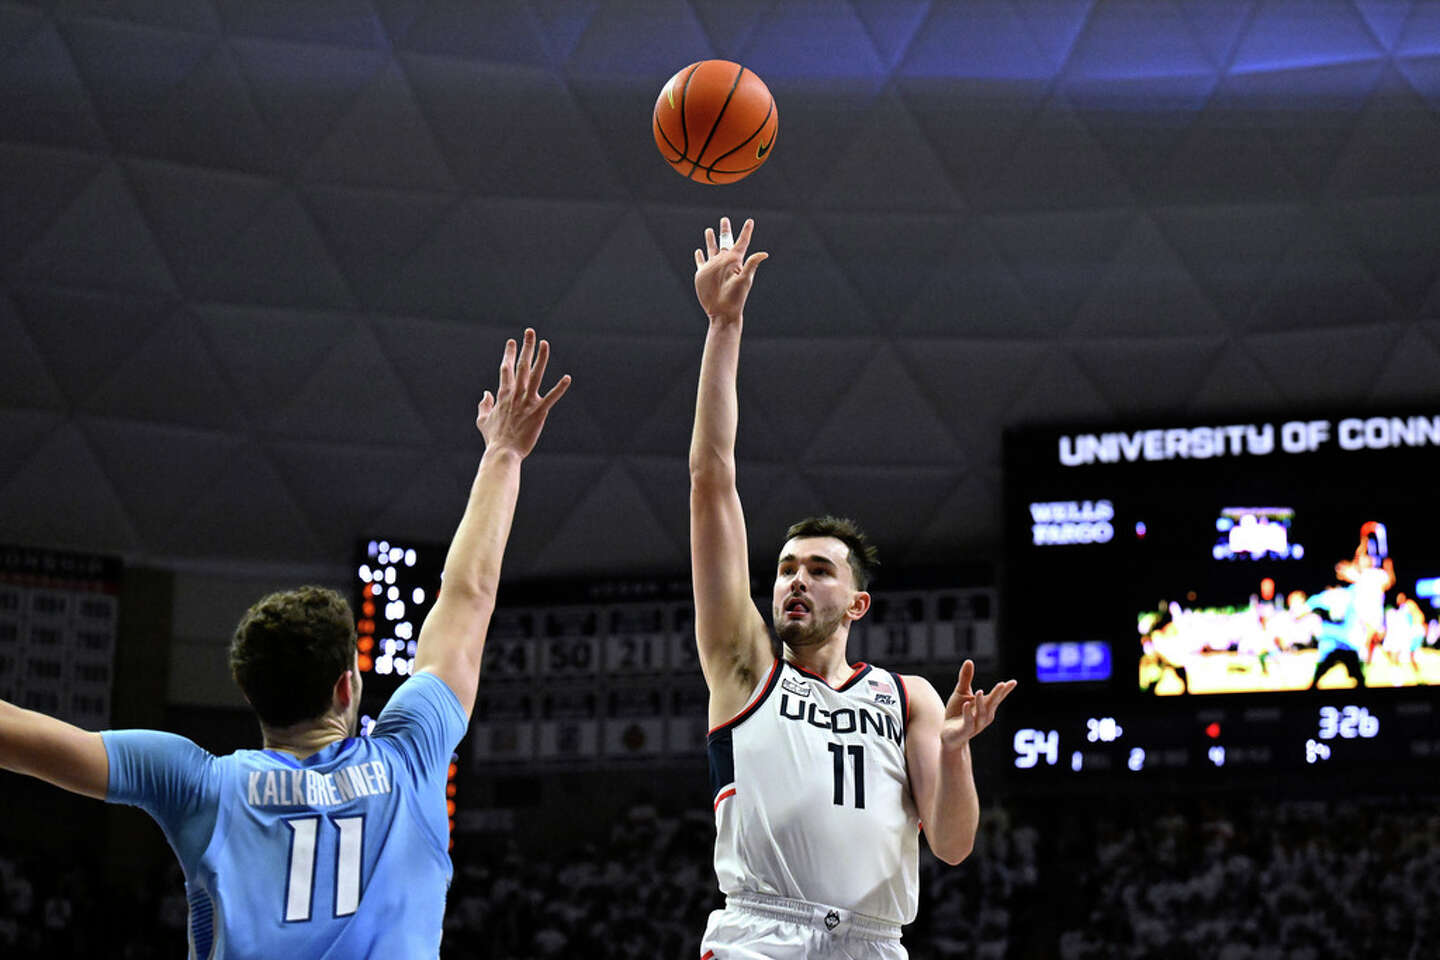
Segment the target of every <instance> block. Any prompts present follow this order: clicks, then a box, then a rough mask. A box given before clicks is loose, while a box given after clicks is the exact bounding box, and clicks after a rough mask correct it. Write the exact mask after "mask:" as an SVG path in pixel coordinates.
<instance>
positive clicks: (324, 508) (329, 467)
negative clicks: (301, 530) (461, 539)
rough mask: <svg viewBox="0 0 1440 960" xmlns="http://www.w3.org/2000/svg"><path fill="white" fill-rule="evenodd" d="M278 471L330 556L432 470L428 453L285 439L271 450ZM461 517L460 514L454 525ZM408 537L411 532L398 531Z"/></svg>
mask: <svg viewBox="0 0 1440 960" xmlns="http://www.w3.org/2000/svg"><path fill="white" fill-rule="evenodd" d="M269 450H270V456H271V458H272V460H273V462H274V464H275V468H276V470H278V471H279V473H280V476H281V477H282V478H283V479H284V481H285V485H286V487H287V489H289V490H291V491H293V492H294V496H295V502H296V503H297V504H298V505H299V507H300V509H302V510H303V511H304V512H305V516H306V518H307V519H308V520H309V522H310V527H311V529H312V530H314V531H315V536H316V539H317V541H318V542H319V543H320V545H321V547H322V548H323V549H324V550H325V552H326V553H328V554H330V555H333V556H337V557H338V556H342V555H344V553H345V552H346V551H348V550H349V549H351V546H352V545H353V544H354V542H355V541H356V540H358V539H359V538H360V537H362V536H365V535H366V534H369V533H378V532H381V531H378V530H371V529H369V527H370V525H371V524H372V523H373V522H374V520H375V518H377V517H380V516H383V515H384V514H385V512H386V510H388V509H389V507H390V506H391V505H392V504H393V503H394V502H395V501H396V500H397V499H399V497H400V496H401V494H402V493H404V492H405V491H407V490H408V489H409V488H410V487H411V486H412V485H413V483H414V479H415V477H416V476H417V475H418V474H419V473H420V472H421V471H422V470H426V469H429V468H430V467H431V464H430V462H429V455H428V453H427V452H426V451H424V450H423V449H421V448H419V447H416V448H412V449H408V450H407V449H397V448H395V447H388V446H378V445H371V444H355V445H339V444H330V443H325V444H320V443H314V442H305V443H294V442H289V441H281V442H277V443H273V444H271V445H270V447H269ZM459 520H460V517H459V515H458V513H457V515H456V517H455V522H456V523H458V522H459ZM393 532H394V533H397V534H400V535H407V531H393Z"/></svg>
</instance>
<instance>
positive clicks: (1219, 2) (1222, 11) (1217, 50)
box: [1178, 0, 1262, 66]
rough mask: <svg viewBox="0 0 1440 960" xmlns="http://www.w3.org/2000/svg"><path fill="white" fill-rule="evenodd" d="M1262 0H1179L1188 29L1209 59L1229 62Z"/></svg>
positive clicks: (1213, 61)
mask: <svg viewBox="0 0 1440 960" xmlns="http://www.w3.org/2000/svg"><path fill="white" fill-rule="evenodd" d="M1261 2H1262V0H1179V4H1178V6H1179V7H1180V10H1181V12H1182V13H1183V14H1184V16H1185V21H1186V23H1188V24H1189V26H1190V30H1191V32H1192V33H1193V34H1194V35H1195V38H1196V39H1197V40H1198V41H1199V43H1200V45H1201V46H1202V47H1203V48H1204V49H1205V52H1206V54H1207V55H1208V56H1209V58H1210V61H1211V62H1212V63H1214V64H1216V65H1217V66H1218V65H1221V64H1226V63H1229V62H1230V60H1231V58H1232V57H1233V56H1234V55H1235V51H1236V49H1237V48H1238V47H1239V45H1240V42H1241V41H1242V40H1243V39H1244V38H1245V31H1246V28H1247V27H1248V26H1249V25H1250V23H1251V21H1252V20H1253V19H1254V17H1255V8H1256V7H1258V6H1259V5H1260V3H1261Z"/></svg>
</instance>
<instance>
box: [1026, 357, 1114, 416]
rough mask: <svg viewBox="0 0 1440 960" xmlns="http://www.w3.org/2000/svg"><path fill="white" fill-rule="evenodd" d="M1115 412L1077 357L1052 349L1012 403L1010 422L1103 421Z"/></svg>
mask: <svg viewBox="0 0 1440 960" xmlns="http://www.w3.org/2000/svg"><path fill="white" fill-rule="evenodd" d="M1114 415H1115V413H1114V410H1113V409H1112V408H1111V406H1110V401H1109V400H1108V399H1107V398H1106V396H1105V395H1104V394H1103V393H1102V392H1101V391H1100V389H1099V388H1098V387H1097V386H1096V385H1095V381H1094V380H1093V379H1092V378H1091V376H1090V375H1089V374H1087V373H1085V372H1084V371H1083V370H1082V369H1081V368H1080V366H1079V365H1078V364H1077V363H1076V362H1075V359H1074V358H1073V357H1071V356H1069V355H1068V354H1064V353H1060V352H1057V351H1054V350H1052V351H1050V353H1049V355H1048V357H1047V359H1046V362H1045V363H1044V364H1043V365H1042V366H1041V367H1040V368H1039V372H1037V373H1036V374H1035V377H1034V378H1033V379H1032V380H1031V381H1030V382H1029V383H1027V384H1026V385H1025V390H1024V392H1023V393H1022V394H1021V396H1020V397H1019V398H1018V399H1017V400H1016V401H1015V403H1014V405H1013V406H1011V408H1010V413H1009V416H1008V417H1007V420H1006V425H1007V426H1024V425H1026V424H1034V423H1060V422H1063V421H1074V422H1083V421H1099V420H1105V419H1107V418H1113V417H1114Z"/></svg>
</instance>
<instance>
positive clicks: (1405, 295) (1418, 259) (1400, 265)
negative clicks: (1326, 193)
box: [1339, 195, 1440, 310]
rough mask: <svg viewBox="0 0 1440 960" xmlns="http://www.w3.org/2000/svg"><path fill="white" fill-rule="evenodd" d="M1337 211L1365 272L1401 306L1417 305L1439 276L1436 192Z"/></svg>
mask: <svg viewBox="0 0 1440 960" xmlns="http://www.w3.org/2000/svg"><path fill="white" fill-rule="evenodd" d="M1339 212H1340V215H1341V216H1342V217H1343V218H1344V232H1345V236H1346V239H1347V241H1348V245H1349V246H1351V248H1352V249H1354V250H1355V252H1356V255H1357V257H1358V258H1359V259H1360V261H1361V262H1362V263H1363V264H1364V266H1365V269H1366V272H1367V273H1368V274H1369V275H1370V276H1373V277H1374V278H1375V279H1376V280H1378V281H1379V282H1380V283H1381V285H1382V286H1383V287H1384V288H1385V291H1386V292H1387V293H1388V294H1389V295H1390V296H1391V297H1392V298H1393V299H1394V300H1395V301H1396V302H1397V303H1398V304H1400V305H1401V306H1402V307H1403V308H1405V309H1407V310H1415V309H1418V308H1419V307H1420V306H1421V305H1422V304H1423V303H1424V302H1425V295H1426V293H1427V292H1428V291H1429V290H1430V288H1431V287H1432V286H1434V284H1435V281H1436V280H1437V279H1440V257H1437V253H1440V240H1437V239H1436V238H1435V236H1434V227H1435V226H1436V224H1437V223H1440V195H1436V196H1428V197H1415V196H1409V197H1377V198H1376V199H1374V200H1360V201H1356V202H1354V203H1349V204H1346V205H1345V206H1344V207H1343V208H1341V210H1340V211H1339Z"/></svg>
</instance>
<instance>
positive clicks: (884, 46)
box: [850, 0, 933, 70]
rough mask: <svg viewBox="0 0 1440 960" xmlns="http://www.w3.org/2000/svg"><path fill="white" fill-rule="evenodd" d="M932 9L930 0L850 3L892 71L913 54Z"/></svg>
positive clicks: (852, 0)
mask: <svg viewBox="0 0 1440 960" xmlns="http://www.w3.org/2000/svg"><path fill="white" fill-rule="evenodd" d="M932 6H933V4H932V3H931V2H930V0H850V7H851V8H852V9H853V10H854V11H855V16H857V17H859V18H860V22H861V23H863V24H864V25H865V32H866V34H867V35H868V36H869V38H870V42H871V43H872V44H873V45H874V47H875V53H876V55H877V56H879V58H880V61H881V63H883V64H884V65H885V67H886V68H887V69H889V70H894V69H895V67H896V65H897V64H898V63H899V62H900V60H901V58H902V57H904V55H905V54H906V52H908V51H909V49H910V44H912V43H913V42H914V41H915V37H916V35H917V34H918V33H919V31H920V27H921V25H922V24H923V23H924V22H925V17H926V15H927V14H929V12H930V8H931V7H932Z"/></svg>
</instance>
